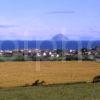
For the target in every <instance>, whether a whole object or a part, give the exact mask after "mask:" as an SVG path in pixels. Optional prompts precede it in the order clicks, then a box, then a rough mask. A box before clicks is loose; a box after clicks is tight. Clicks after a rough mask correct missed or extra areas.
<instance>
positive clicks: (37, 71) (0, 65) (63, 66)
mask: <svg viewBox="0 0 100 100" xmlns="http://www.w3.org/2000/svg"><path fill="white" fill-rule="evenodd" d="M96 75H100V63H96V62H88V61H87V62H86V61H85V62H81V61H80V62H77V61H69V62H0V87H15V86H23V85H25V84H29V85H30V84H32V83H34V82H35V81H36V80H41V81H45V82H46V84H56V83H68V82H77V81H79V82H80V81H87V82H90V81H92V79H93V77H94V76H96Z"/></svg>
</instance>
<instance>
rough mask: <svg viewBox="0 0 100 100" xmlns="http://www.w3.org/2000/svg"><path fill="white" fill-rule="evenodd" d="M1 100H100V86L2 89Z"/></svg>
mask: <svg viewBox="0 0 100 100" xmlns="http://www.w3.org/2000/svg"><path fill="white" fill-rule="evenodd" d="M0 100H100V84H77V85H59V86H52V87H18V88H10V89H0Z"/></svg>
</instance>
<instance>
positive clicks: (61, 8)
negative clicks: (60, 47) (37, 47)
mask: <svg viewBox="0 0 100 100" xmlns="http://www.w3.org/2000/svg"><path fill="white" fill-rule="evenodd" d="M99 12H100V0H0V40H48V39H51V38H52V37H53V36H55V35H56V34H59V33H61V34H64V35H66V37H67V38H69V40H100V13H99Z"/></svg>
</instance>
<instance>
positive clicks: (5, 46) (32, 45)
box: [0, 40, 100, 50]
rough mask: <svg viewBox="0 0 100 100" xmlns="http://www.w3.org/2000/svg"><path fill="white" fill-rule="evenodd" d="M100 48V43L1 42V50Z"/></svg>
mask: <svg viewBox="0 0 100 100" xmlns="http://www.w3.org/2000/svg"><path fill="white" fill-rule="evenodd" d="M95 47H100V41H99V40H98V41H49V40H44V41H35V40H33V41H28V40H27V41H26V40H25V41H24V40H23V41H19V40H16V41H12V40H5V41H0V50H21V49H41V50H54V49H62V50H79V49H81V48H88V49H91V48H95Z"/></svg>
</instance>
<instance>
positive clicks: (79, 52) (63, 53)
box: [0, 47, 100, 57]
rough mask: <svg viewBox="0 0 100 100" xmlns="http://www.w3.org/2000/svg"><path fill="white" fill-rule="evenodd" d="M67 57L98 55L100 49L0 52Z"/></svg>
mask: <svg viewBox="0 0 100 100" xmlns="http://www.w3.org/2000/svg"><path fill="white" fill-rule="evenodd" d="M68 55H87V56H88V55H100V47H96V48H95V49H86V48H83V49H81V50H59V49H57V50H39V49H30V50H4V51H3V50H0V56H9V57H11V56H30V57H31V56H37V57H41V56H47V57H49V56H50V57H60V56H68Z"/></svg>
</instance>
